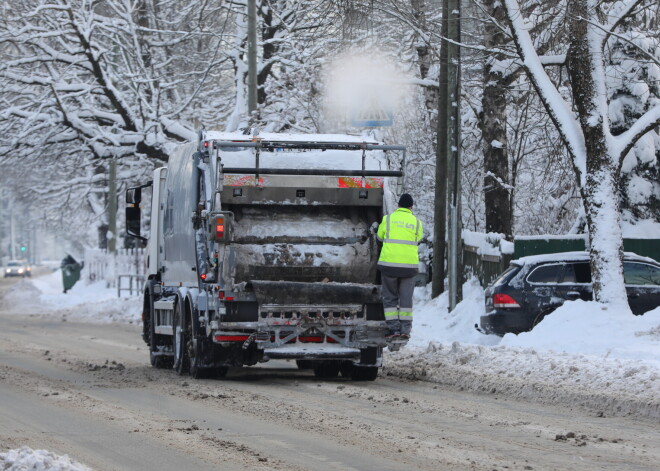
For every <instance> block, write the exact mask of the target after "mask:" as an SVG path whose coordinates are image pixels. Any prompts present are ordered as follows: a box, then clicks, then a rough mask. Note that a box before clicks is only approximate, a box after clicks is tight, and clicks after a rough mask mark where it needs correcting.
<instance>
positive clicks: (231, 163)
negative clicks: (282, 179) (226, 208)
mask: <svg viewBox="0 0 660 471" xmlns="http://www.w3.org/2000/svg"><path fill="white" fill-rule="evenodd" d="M253 139H259V140H261V141H275V142H286V143H297V142H301V143H302V142H312V143H351V144H371V145H378V144H380V143H379V142H377V141H375V140H374V139H369V138H364V137H360V136H350V135H347V134H286V133H283V134H279V133H263V134H259V135H258V136H254V137H253V136H250V135H245V134H241V133H227V132H207V133H206V136H205V140H215V141H229V142H236V141H239V142H241V141H244V142H253ZM220 158H221V159H222V163H223V164H224V165H225V166H228V167H254V166H255V165H256V159H255V153H254V149H253V148H247V147H236V148H230V147H224V148H222V147H221V148H220ZM259 167H260V168H278V169H281V168H295V169H305V168H314V169H327V170H361V169H362V151H361V150H337V149H326V150H322V149H275V151H270V150H266V149H261V150H260V153H259ZM365 168H366V169H367V170H388V167H387V160H386V158H385V154H384V152H383V151H382V150H368V151H366V154H365Z"/></svg>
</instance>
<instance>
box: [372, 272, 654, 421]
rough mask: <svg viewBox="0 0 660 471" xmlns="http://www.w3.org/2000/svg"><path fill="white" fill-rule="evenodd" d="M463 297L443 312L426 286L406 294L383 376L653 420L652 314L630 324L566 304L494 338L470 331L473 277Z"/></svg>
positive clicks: (443, 304)
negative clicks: (405, 316) (406, 322)
mask: <svg viewBox="0 0 660 471" xmlns="http://www.w3.org/2000/svg"><path fill="white" fill-rule="evenodd" d="M463 295H464V300H463V301H462V302H461V303H459V304H458V306H457V307H456V309H455V310H454V311H453V312H452V313H448V310H447V304H448V303H447V295H446V294H444V295H441V296H439V297H438V298H436V299H434V300H431V299H430V293H429V291H428V287H427V288H417V289H416V291H415V308H414V309H415V318H414V324H413V333H412V337H411V341H410V342H409V343H408V345H407V346H406V347H405V348H404V349H402V350H401V351H400V352H397V353H391V354H388V355H387V356H386V359H385V366H386V368H385V372H386V374H392V375H396V376H402V377H407V378H411V379H424V380H426V381H431V382H437V383H442V384H447V385H452V386H455V387H457V388H459V389H461V390H471V391H478V392H484V393H488V394H496V395H505V396H512V397H519V398H525V399H530V400H534V401H540V402H549V403H564V404H575V405H580V406H582V407H586V408H588V409H590V410H593V411H595V412H596V413H599V414H603V415H614V414H617V415H620V414H634V415H641V416H648V417H654V418H660V308H657V309H655V310H653V311H651V312H648V313H646V314H645V315H643V316H632V315H630V314H622V313H617V312H615V311H612V310H608V309H604V306H602V305H601V304H598V303H595V302H584V301H575V302H567V303H566V304H565V305H564V306H562V307H561V308H559V309H558V310H557V311H555V312H554V313H552V315H550V316H547V317H546V318H545V319H544V320H543V321H542V322H541V323H540V324H539V325H538V326H537V327H536V328H535V329H534V330H533V331H532V332H527V333H523V334H520V335H513V334H508V335H506V336H504V337H503V338H500V337H497V336H494V335H483V334H481V333H479V332H477V331H476V329H475V328H474V325H475V324H476V323H478V322H479V317H480V316H481V315H483V313H484V295H483V289H482V288H481V287H480V286H479V284H478V282H477V281H476V280H475V279H472V280H470V281H469V282H467V283H465V285H464V287H463Z"/></svg>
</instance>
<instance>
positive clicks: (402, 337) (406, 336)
mask: <svg viewBox="0 0 660 471" xmlns="http://www.w3.org/2000/svg"><path fill="white" fill-rule="evenodd" d="M399 338H400V339H401V340H408V339H409V338H410V335H408V334H401V335H399Z"/></svg>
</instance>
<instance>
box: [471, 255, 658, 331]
mask: <svg viewBox="0 0 660 471" xmlns="http://www.w3.org/2000/svg"><path fill="white" fill-rule="evenodd" d="M623 274H624V280H625V283H626V291H627V293H628V303H629V304H630V309H632V312H633V313H634V314H644V313H645V312H647V311H650V310H652V309H655V308H656V307H658V306H660V263H658V262H656V261H655V260H653V259H650V258H646V257H640V256H638V255H635V254H633V253H628V252H626V254H625V256H624V260H623ZM485 294H486V315H484V316H481V319H480V325H481V330H482V331H483V332H485V333H488V334H497V335H504V334H507V333H509V332H511V333H514V334H518V333H520V332H526V331H528V330H532V328H533V327H534V326H535V325H536V324H538V323H539V322H541V319H543V318H544V317H545V316H546V315H548V314H549V313H551V312H552V311H554V310H555V309H557V308H558V307H559V306H561V305H562V304H563V303H564V301H567V300H575V299H583V300H585V301H590V300H591V299H592V290H591V270H590V268H589V254H588V253H587V252H564V253H555V254H547V255H533V256H530V257H522V258H520V259H518V260H513V261H512V262H511V265H509V268H507V270H506V271H505V272H504V273H502V274H501V275H500V276H499V277H498V278H497V279H496V280H495V281H494V282H493V283H492V284H491V285H490V286H489V287H488V288H487V289H486V293H485Z"/></svg>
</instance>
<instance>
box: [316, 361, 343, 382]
mask: <svg viewBox="0 0 660 471" xmlns="http://www.w3.org/2000/svg"><path fill="white" fill-rule="evenodd" d="M314 376H316V377H317V378H319V379H332V378H336V377H337V376H339V362H338V361H323V362H321V363H319V364H317V365H316V366H315V367H314Z"/></svg>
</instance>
